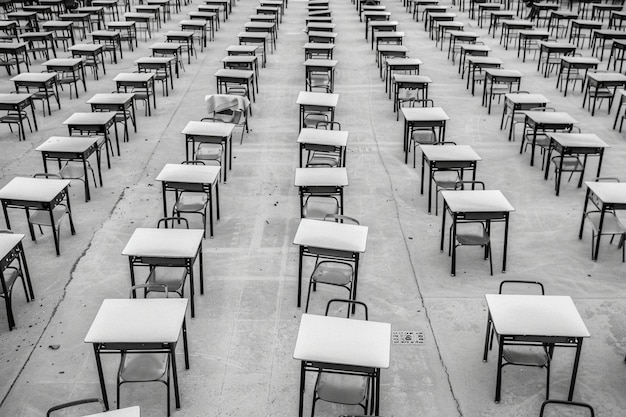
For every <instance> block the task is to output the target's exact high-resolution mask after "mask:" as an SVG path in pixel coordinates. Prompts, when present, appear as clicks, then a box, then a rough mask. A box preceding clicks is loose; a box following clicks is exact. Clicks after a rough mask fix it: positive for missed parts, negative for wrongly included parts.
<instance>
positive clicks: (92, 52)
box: [69, 43, 107, 80]
mask: <svg viewBox="0 0 626 417" xmlns="http://www.w3.org/2000/svg"><path fill="white" fill-rule="evenodd" d="M69 50H70V52H71V53H72V57H77V56H79V57H84V58H85V63H84V65H86V66H91V67H93V74H94V78H95V79H96V80H97V79H98V66H99V65H100V64H102V71H103V72H104V74H105V75H106V73H107V70H106V67H105V65H104V45H99V44H89V43H84V44H77V45H74V46H70V48H69Z"/></svg>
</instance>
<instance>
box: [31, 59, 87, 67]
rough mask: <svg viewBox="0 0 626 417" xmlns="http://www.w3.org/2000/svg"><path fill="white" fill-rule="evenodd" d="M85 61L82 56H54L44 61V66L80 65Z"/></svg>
mask: <svg viewBox="0 0 626 417" xmlns="http://www.w3.org/2000/svg"><path fill="white" fill-rule="evenodd" d="M82 62H83V60H82V59H80V58H54V59H50V60H48V61H46V62H44V63H43V64H41V65H43V66H44V67H53V66H61V67H73V66H78V65H80V64H81V63H82Z"/></svg>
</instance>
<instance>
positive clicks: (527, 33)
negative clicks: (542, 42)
mask: <svg viewBox="0 0 626 417" xmlns="http://www.w3.org/2000/svg"><path fill="white" fill-rule="evenodd" d="M517 33H519V35H520V36H522V37H527V38H529V37H533V36H536V37H540V38H541V37H546V38H547V37H549V36H550V32H548V31H547V30H540V29H523V30H520V31H519V32H517Z"/></svg>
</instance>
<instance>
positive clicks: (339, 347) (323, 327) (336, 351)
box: [293, 314, 391, 368]
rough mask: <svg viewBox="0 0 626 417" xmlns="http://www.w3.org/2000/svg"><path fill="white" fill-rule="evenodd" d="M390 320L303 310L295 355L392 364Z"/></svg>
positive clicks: (350, 362) (339, 361) (348, 362)
mask: <svg viewBox="0 0 626 417" xmlns="http://www.w3.org/2000/svg"><path fill="white" fill-rule="evenodd" d="M390 351H391V324H389V323H380V322H376V321H365V320H357V319H345V318H338V317H328V316H317V315H314V314H303V315H302V318H301V319H300V328H299V330H298V338H297V339H296V347H295V349H294V352H293V358H294V359H297V360H304V361H313V362H324V363H331V364H339V365H353V366H363V367H368V368H389V361H390Z"/></svg>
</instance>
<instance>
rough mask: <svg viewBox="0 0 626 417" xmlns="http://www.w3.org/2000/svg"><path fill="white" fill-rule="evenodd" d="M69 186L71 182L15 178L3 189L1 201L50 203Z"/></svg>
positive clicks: (51, 179)
mask: <svg viewBox="0 0 626 417" xmlns="http://www.w3.org/2000/svg"><path fill="white" fill-rule="evenodd" d="M69 186H70V181H69V180H58V179H53V178H29V177H15V178H13V179H12V180H11V181H9V183H8V184H7V185H5V186H4V187H2V189H1V190H0V199H5V200H24V201H36V202H41V203H49V202H51V201H52V200H53V199H54V198H55V197H56V196H57V195H58V194H59V193H60V192H61V191H63V189H65V188H66V187H69Z"/></svg>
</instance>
